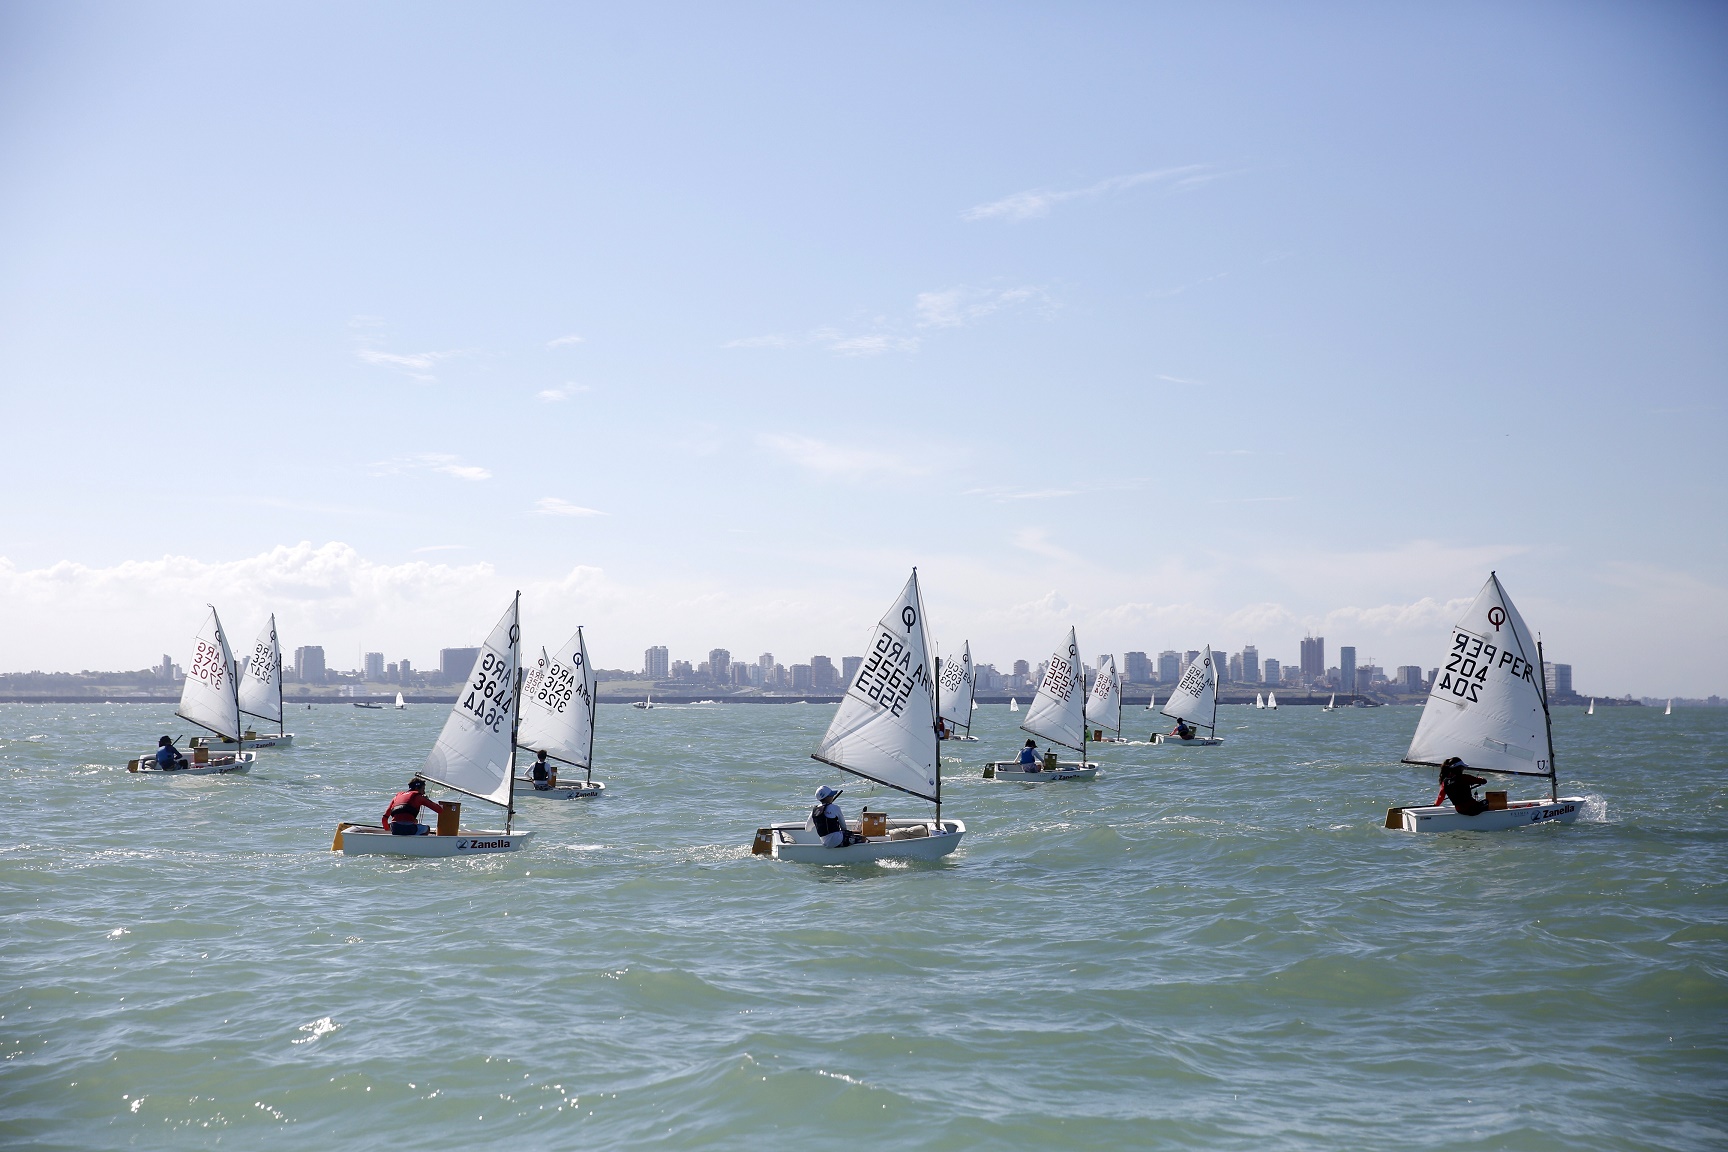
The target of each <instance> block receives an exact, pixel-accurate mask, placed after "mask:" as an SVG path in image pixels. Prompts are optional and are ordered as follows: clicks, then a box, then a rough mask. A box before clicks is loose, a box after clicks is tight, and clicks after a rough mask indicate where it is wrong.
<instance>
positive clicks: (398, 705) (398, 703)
mask: <svg viewBox="0 0 1728 1152" xmlns="http://www.w3.org/2000/svg"><path fill="white" fill-rule="evenodd" d="M406 707H408V701H406V700H404V699H402V693H400V692H398V693H396V710H397V711H401V710H402V709H404V708H406Z"/></svg>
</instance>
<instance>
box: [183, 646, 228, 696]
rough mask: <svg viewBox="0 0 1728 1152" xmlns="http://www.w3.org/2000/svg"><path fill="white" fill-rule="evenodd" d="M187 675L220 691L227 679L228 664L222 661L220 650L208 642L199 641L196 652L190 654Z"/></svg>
mask: <svg viewBox="0 0 1728 1152" xmlns="http://www.w3.org/2000/svg"><path fill="white" fill-rule="evenodd" d="M187 675H189V676H191V677H192V679H194V680H200V681H202V682H204V683H205V684H208V685H209V686H210V687H212V688H216V689H220V688H221V687H222V685H223V684H224V683H225V682H226V681H227V679H228V662H227V661H226V660H224V659H222V650H221V649H220V648H218V647H216V645H214V644H212V643H210V641H208V640H200V641H198V651H196V652H194V653H193V654H192V669H191V671H190V672H188V673H187Z"/></svg>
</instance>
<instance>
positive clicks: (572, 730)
mask: <svg viewBox="0 0 1728 1152" xmlns="http://www.w3.org/2000/svg"><path fill="white" fill-rule="evenodd" d="M594 688H595V680H594V669H593V666H592V665H590V664H589V662H588V644H587V642H586V641H585V640H584V639H583V637H582V629H580V628H578V629H576V634H575V635H574V636H572V637H570V639H568V640H566V641H564V643H563V644H562V645H561V646H560V647H559V648H558V649H557V651H556V653H555V654H552V655H548V654H547V652H546V649H545V648H541V649H540V662H539V664H538V665H536V666H535V667H534V668H532V669H529V670H528V672H527V674H526V675H524V676H523V678H522V721H521V724H520V726H519V728H518V730H517V734H516V746H517V747H518V748H526V749H527V750H529V751H530V752H538V751H541V750H542V749H544V750H545V752H546V757H547V759H549V760H557V761H560V762H561V763H564V764H570V765H574V766H575V767H577V768H582V769H587V768H590V767H592V765H593V760H594V699H595V695H594Z"/></svg>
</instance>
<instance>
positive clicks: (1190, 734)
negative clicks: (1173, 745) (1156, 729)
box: [1170, 716, 1194, 740]
mask: <svg viewBox="0 0 1728 1152" xmlns="http://www.w3.org/2000/svg"><path fill="white" fill-rule="evenodd" d="M1170 735H1172V736H1174V737H1176V739H1178V740H1192V739H1194V726H1193V725H1192V724H1190V723H1188V721H1186V720H1184V719H1183V718H1182V717H1180V716H1178V717H1176V727H1174V728H1172V729H1170Z"/></svg>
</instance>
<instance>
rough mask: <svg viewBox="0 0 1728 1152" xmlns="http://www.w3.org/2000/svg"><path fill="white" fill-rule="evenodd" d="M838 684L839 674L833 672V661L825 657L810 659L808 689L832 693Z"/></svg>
mask: <svg viewBox="0 0 1728 1152" xmlns="http://www.w3.org/2000/svg"><path fill="white" fill-rule="evenodd" d="M839 683H840V674H839V673H838V672H836V671H835V670H834V661H832V660H830V659H828V657H826V656H812V657H810V687H811V688H813V689H815V690H816V691H817V692H832V691H833V690H834V688H835V686H836V685H838V684H839Z"/></svg>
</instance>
